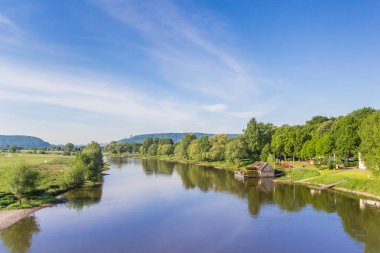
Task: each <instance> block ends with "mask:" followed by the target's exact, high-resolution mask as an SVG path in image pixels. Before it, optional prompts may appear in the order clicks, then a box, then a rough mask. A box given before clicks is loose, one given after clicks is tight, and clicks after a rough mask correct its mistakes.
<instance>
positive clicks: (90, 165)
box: [72, 141, 103, 179]
mask: <svg viewBox="0 0 380 253" xmlns="http://www.w3.org/2000/svg"><path fill="white" fill-rule="evenodd" d="M72 167H74V168H76V169H78V170H83V173H84V177H85V179H95V178H97V177H98V175H99V174H100V172H101V171H102V168H103V153H102V149H101V148H100V145H99V144H98V143H96V142H94V141H93V142H91V143H90V144H88V145H87V146H86V147H84V148H83V150H82V151H81V152H80V153H78V154H77V156H76V157H75V160H74V161H73V163H72Z"/></svg>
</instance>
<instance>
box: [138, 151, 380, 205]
mask: <svg viewBox="0 0 380 253" xmlns="http://www.w3.org/2000/svg"><path fill="white" fill-rule="evenodd" d="M133 157H139V158H142V159H158V160H161V161H170V162H177V163H187V164H193V165H198V166H205V167H212V168H215V169H225V170H229V171H236V170H237V168H233V167H228V166H226V165H225V166H221V165H220V164H219V165H215V164H212V163H209V162H192V161H186V160H183V159H172V158H170V157H157V156H141V155H140V156H137V155H134V156H133ZM311 179H314V177H312V178H304V179H302V180H277V179H273V181H274V182H275V183H282V184H303V185H314V186H324V185H323V184H316V183H310V182H309V180H311ZM327 190H336V191H341V192H347V193H351V194H354V195H358V196H363V197H367V198H372V199H377V200H380V196H379V195H375V194H371V193H367V192H362V191H356V190H349V189H345V188H342V187H339V185H338V186H336V187H334V188H331V189H327Z"/></svg>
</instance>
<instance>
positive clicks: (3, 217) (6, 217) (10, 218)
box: [0, 204, 55, 231]
mask: <svg viewBox="0 0 380 253" xmlns="http://www.w3.org/2000/svg"><path fill="white" fill-rule="evenodd" d="M54 205H55V204H43V205H41V206H36V207H32V208H26V209H15V210H3V211H0V231H2V230H4V229H6V228H8V227H10V226H12V225H13V224H15V223H16V222H18V221H20V220H22V219H24V218H25V217H27V216H29V215H31V214H33V213H35V212H37V211H39V210H41V209H43V208H46V207H51V206H54Z"/></svg>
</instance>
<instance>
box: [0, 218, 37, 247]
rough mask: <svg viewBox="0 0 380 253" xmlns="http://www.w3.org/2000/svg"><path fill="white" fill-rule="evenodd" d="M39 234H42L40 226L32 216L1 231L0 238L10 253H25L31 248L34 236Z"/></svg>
mask: <svg viewBox="0 0 380 253" xmlns="http://www.w3.org/2000/svg"><path fill="white" fill-rule="evenodd" d="M38 232H40V227H39V224H38V223H37V221H36V218H35V217H34V216H33V215H32V216H27V217H25V218H24V219H22V220H20V221H19V222H17V223H15V224H13V225H12V226H10V227H9V228H7V229H5V230H4V231H1V232H0V238H1V240H2V241H3V244H4V246H6V247H7V248H8V249H9V251H10V252H12V253H23V252H27V251H28V249H29V248H30V247H31V245H32V238H33V235H34V234H35V233H38Z"/></svg>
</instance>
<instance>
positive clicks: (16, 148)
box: [8, 145, 18, 153]
mask: <svg viewBox="0 0 380 253" xmlns="http://www.w3.org/2000/svg"><path fill="white" fill-rule="evenodd" d="M8 151H9V152H10V153H16V152H17V151H18V147H16V146H13V145H11V146H9V147H8Z"/></svg>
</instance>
